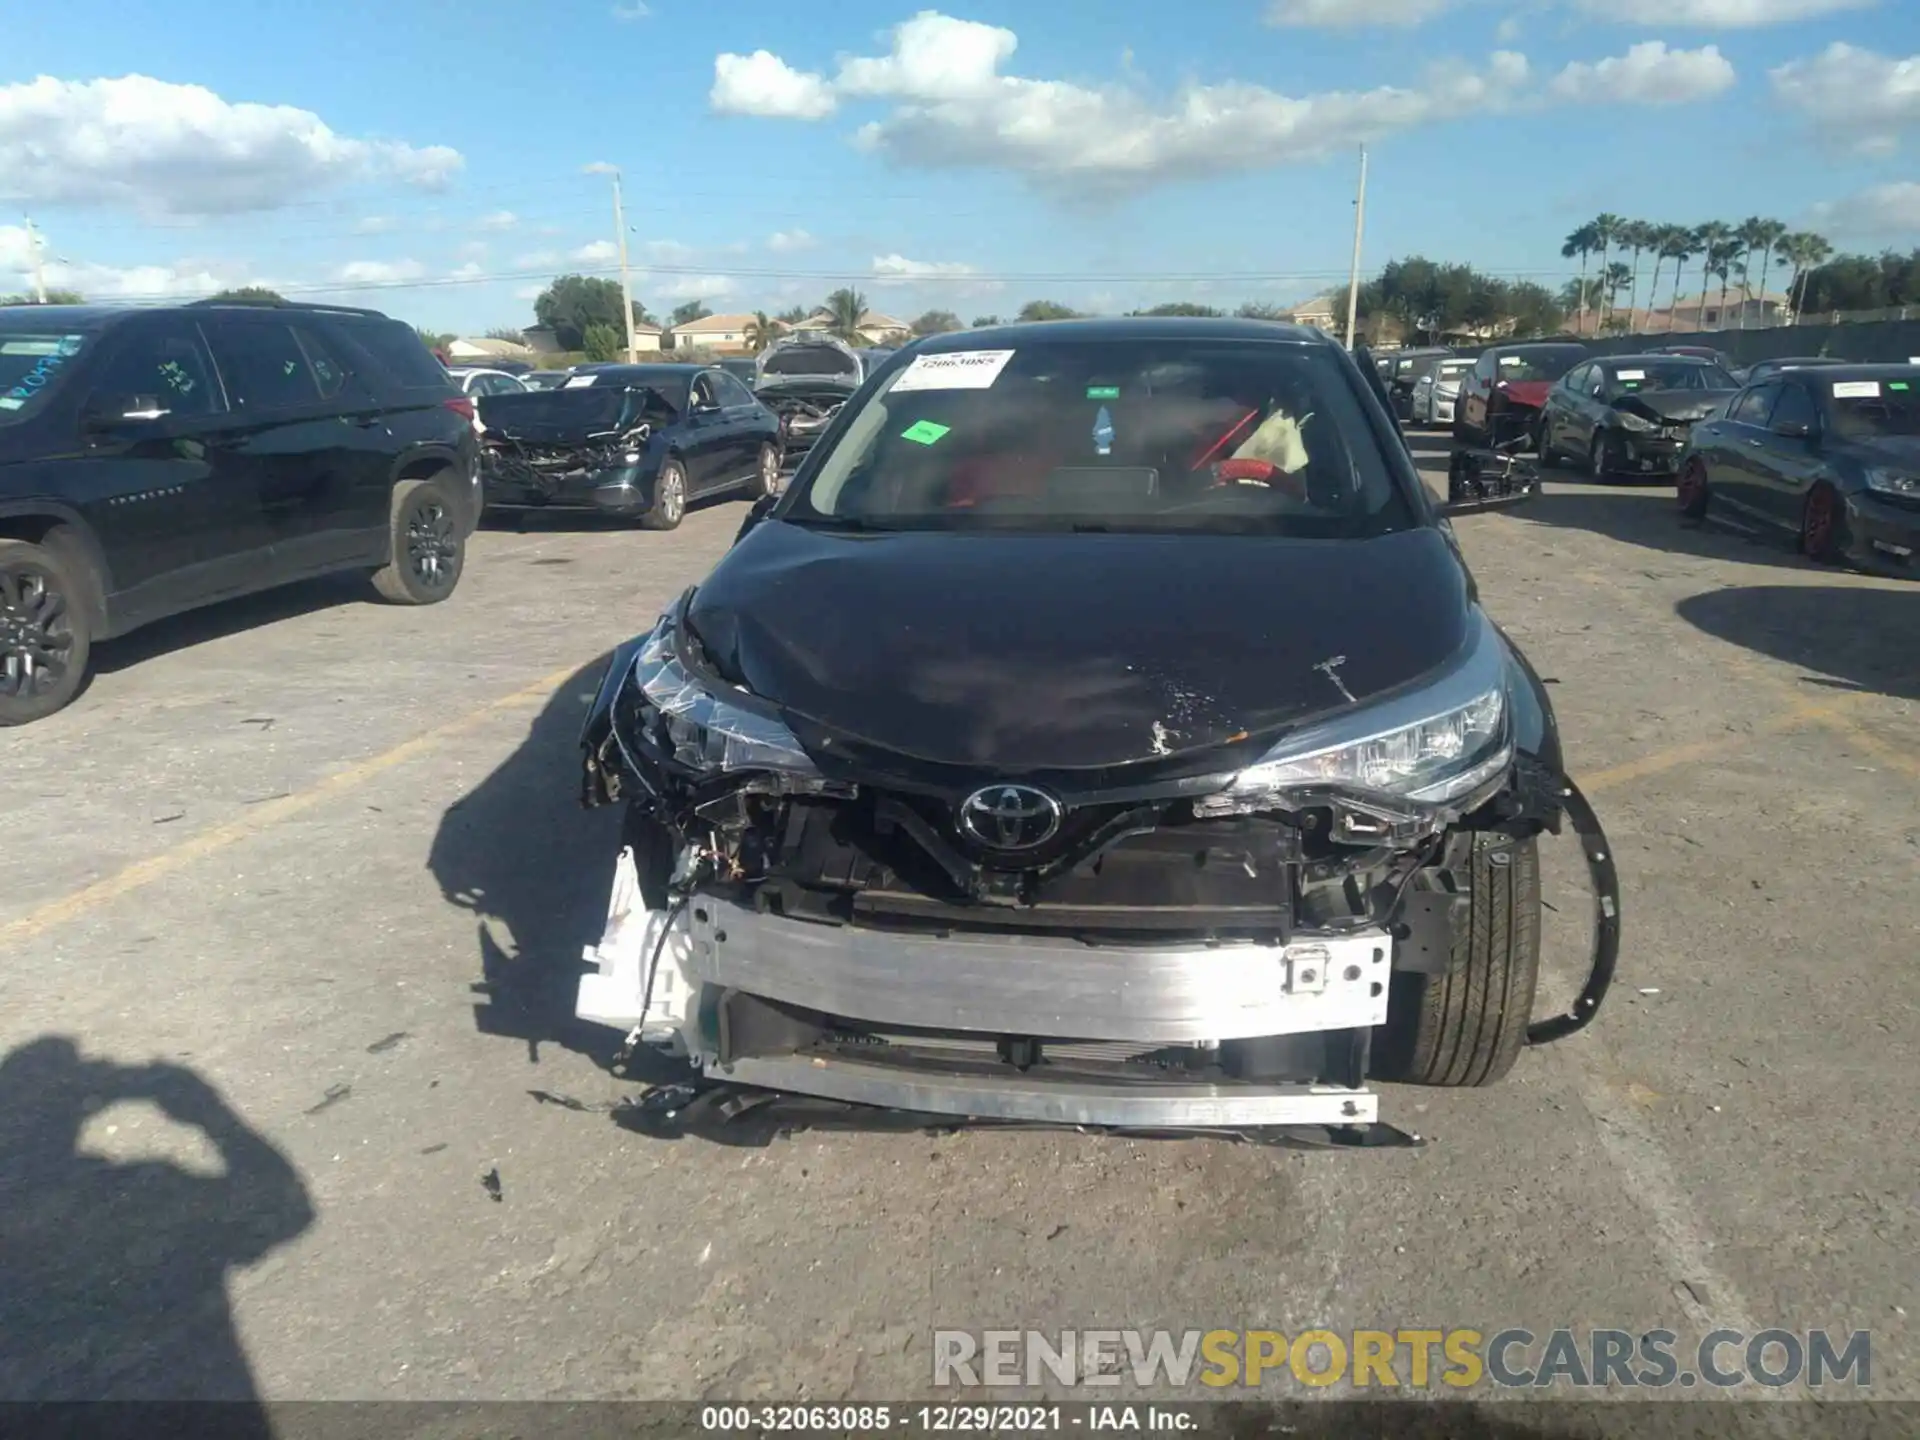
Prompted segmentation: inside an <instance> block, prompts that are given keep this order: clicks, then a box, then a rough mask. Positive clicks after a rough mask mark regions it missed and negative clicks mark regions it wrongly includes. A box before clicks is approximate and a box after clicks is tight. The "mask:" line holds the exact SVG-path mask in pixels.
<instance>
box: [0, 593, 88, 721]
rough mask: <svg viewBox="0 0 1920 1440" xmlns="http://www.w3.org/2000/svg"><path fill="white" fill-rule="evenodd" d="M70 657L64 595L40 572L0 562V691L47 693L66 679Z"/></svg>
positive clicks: (21, 694)
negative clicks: (3, 564) (0, 564)
mask: <svg viewBox="0 0 1920 1440" xmlns="http://www.w3.org/2000/svg"><path fill="white" fill-rule="evenodd" d="M72 659H73V621H72V616H71V615H70V614H69V612H68V609H67V597H66V596H65V595H64V594H62V593H61V592H60V590H59V588H58V586H56V585H55V584H54V581H53V578H52V577H51V576H49V575H47V574H46V573H44V572H43V571H41V570H39V569H36V568H32V567H28V566H24V565H14V566H6V567H0V696H4V697H6V698H9V699H20V700H24V699H28V698H31V697H33V696H38V695H45V694H48V693H50V692H52V691H54V690H56V689H58V688H59V686H60V685H61V684H62V683H63V682H64V681H65V680H66V678H67V672H68V669H69V667H70V666H71V663H72Z"/></svg>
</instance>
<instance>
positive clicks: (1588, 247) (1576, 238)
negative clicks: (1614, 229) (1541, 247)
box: [1560, 225, 1600, 335]
mask: <svg viewBox="0 0 1920 1440" xmlns="http://www.w3.org/2000/svg"><path fill="white" fill-rule="evenodd" d="M1599 248H1600V237H1599V235H1598V234H1597V233H1596V232H1595V231H1594V228H1593V226H1592V225H1582V226H1581V227H1580V228H1579V229H1578V230H1575V231H1574V232H1573V233H1572V234H1570V235H1569V236H1567V238H1566V241H1565V243H1564V244H1562V245H1561V247H1560V257H1561V259H1563V260H1571V259H1572V258H1573V257H1574V256H1576V255H1578V256H1579V257H1580V284H1579V286H1578V287H1576V288H1575V290H1574V292H1573V293H1574V294H1575V295H1576V296H1578V297H1579V305H1580V311H1579V313H1580V323H1579V326H1578V331H1577V333H1579V334H1583V335H1584V334H1585V333H1586V329H1587V294H1588V291H1587V261H1588V259H1589V258H1590V257H1591V256H1592V255H1593V252H1594V251H1595V250H1598V249H1599Z"/></svg>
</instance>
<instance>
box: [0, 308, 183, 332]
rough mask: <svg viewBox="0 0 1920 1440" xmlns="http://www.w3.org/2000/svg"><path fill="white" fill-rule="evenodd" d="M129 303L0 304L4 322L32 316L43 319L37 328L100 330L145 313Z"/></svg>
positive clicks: (0, 316)
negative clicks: (125, 318)
mask: <svg viewBox="0 0 1920 1440" xmlns="http://www.w3.org/2000/svg"><path fill="white" fill-rule="evenodd" d="M145 313H147V312H146V311H144V310H134V309H131V308H129V307H128V306H125V305H0V324H6V325H12V324H18V323H20V322H22V321H24V320H27V319H29V318H31V319H33V320H36V321H39V322H41V324H40V325H36V326H35V327H34V328H35V329H40V328H43V327H44V328H46V329H55V328H58V327H59V326H63V325H64V326H66V327H67V328H68V329H70V330H98V329H99V328H100V327H101V326H102V325H106V324H108V323H110V322H111V321H114V320H118V319H121V318H123V317H126V316H132V315H141V314H145Z"/></svg>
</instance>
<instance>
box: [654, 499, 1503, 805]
mask: <svg viewBox="0 0 1920 1440" xmlns="http://www.w3.org/2000/svg"><path fill="white" fill-rule="evenodd" d="M688 618H689V622H690V624H691V626H692V629H693V630H694V632H695V634H696V635H697V636H698V637H699V638H700V640H701V642H702V643H703V644H704V646H705V647H706V650H707V653H708V655H709V657H710V658H711V659H712V661H713V663H714V664H715V665H716V667H717V668H718V669H719V670H720V671H721V672H722V673H723V674H724V675H725V676H726V677H727V678H728V679H729V680H732V681H733V682H735V683H738V684H743V685H744V686H746V688H747V689H749V690H750V691H752V692H753V693H754V694H756V695H759V696H761V697H763V698H765V699H767V700H770V701H772V702H774V703H775V704H777V705H779V706H781V707H783V708H784V709H786V710H788V711H790V712H792V713H794V714H796V715H798V716H800V717H804V718H805V719H807V720H810V721H813V722H815V723H816V724H819V725H821V726H825V727H827V728H829V729H831V730H834V731H837V732H839V733H841V734H843V735H845V736H847V737H849V738H851V739H854V740H857V741H861V742H864V743H866V744H869V745H873V746H877V747H879V748H881V749H884V750H888V751H892V752H895V753H898V754H901V755H905V756H911V757H914V758H915V759H918V760H924V761H931V762H934V763H944V764H954V765H967V766H978V767H985V768H993V769H999V770H1002V771H1008V772H1021V771H1038V770H1049V769H1082V768H1091V767H1104V766H1112V765H1123V764H1127V763H1130V762H1134V761H1143V760H1152V759H1154V758H1156V757H1159V756H1164V755H1169V754H1179V753H1182V752H1188V751H1193V750H1198V749H1203V748H1207V747H1212V746H1218V745H1224V744H1226V743H1228V742H1229V741H1234V740H1236V739H1239V738H1242V737H1245V736H1251V737H1252V738H1253V740H1254V741H1256V742H1257V741H1259V740H1260V739H1262V738H1263V737H1264V736H1266V735H1268V734H1270V733H1271V732H1274V731H1276V730H1278V729H1280V728H1281V727H1285V726H1288V725H1291V724H1294V723H1296V722H1299V721H1302V720H1305V719H1307V718H1309V717H1314V716H1319V715H1324V714H1326V713H1329V712H1331V711H1334V710H1338V709H1341V708H1344V707H1346V706H1348V705H1350V704H1353V703H1364V702H1365V701H1367V700H1369V699H1371V698H1373V697H1376V696H1378V695H1380V694H1381V693H1383V692H1385V691H1387V690H1391V689H1394V688H1396V687H1399V686H1402V685H1405V684H1407V683H1408V682H1410V681H1414V680H1417V679H1418V678H1419V677H1421V676H1422V675H1425V674H1427V673H1429V672H1431V671H1433V670H1435V669H1436V668H1437V667H1440V666H1441V665H1443V664H1444V663H1445V662H1446V661H1447V660H1448V659H1449V657H1451V656H1452V655H1453V654H1454V653H1455V652H1456V651H1457V650H1458V649H1459V648H1460V647H1461V646H1462V645H1463V644H1464V643H1465V642H1466V639H1467V636H1468V633H1469V620H1470V609H1469V603H1468V597H1467V590H1466V580H1465V576H1464V572H1463V571H1462V570H1461V568H1460V566H1459V563H1458V561H1457V560H1455V558H1454V557H1453V554H1452V552H1451V551H1450V550H1449V549H1448V547H1447V545H1446V543H1445V541H1444V540H1443V539H1442V537H1441V536H1440V534H1439V533H1438V532H1437V531H1434V530H1428V529H1420V530H1412V531H1407V532H1404V533H1400V534H1395V535H1388V536H1383V537H1381V538H1378V539H1374V540H1364V541H1363V540H1340V541H1293V540H1278V539H1273V538H1268V537H1243V536H1213V535H1194V534H1185V535H1129V534H1098V535H1088V534H1067V535H1060V534H1029V535H1008V534H1004V533H1000V534H981V533H977V532H975V533H959V534H954V533H944V534H936V533H928V532H924V531H922V532H906V533H896V534H879V535H875V534H865V535H861V534H846V533H840V532H829V531H822V530H815V529H806V528H802V527H800V526H796V525H789V524H785V523H782V522H778V521H769V522H767V523H765V524H762V525H760V526H758V527H756V528H755V529H754V530H752V531H750V532H749V533H748V534H747V536H746V537H745V538H744V539H743V540H742V541H741V542H740V543H739V544H738V545H737V546H736V547H735V548H734V549H733V550H732V551H731V552H729V553H728V554H727V556H726V557H725V558H724V559H722V560H721V562H720V564H719V565H718V566H717V567H716V568H715V570H714V571H713V573H712V574H711V575H710V576H709V577H708V578H707V581H706V583H705V584H704V585H702V586H701V587H700V589H699V590H698V591H697V592H696V593H695V595H694V597H693V603H692V607H691V609H690V611H689V615H688ZM1247 758H1248V759H1250V758H1251V756H1250V755H1248V756H1247Z"/></svg>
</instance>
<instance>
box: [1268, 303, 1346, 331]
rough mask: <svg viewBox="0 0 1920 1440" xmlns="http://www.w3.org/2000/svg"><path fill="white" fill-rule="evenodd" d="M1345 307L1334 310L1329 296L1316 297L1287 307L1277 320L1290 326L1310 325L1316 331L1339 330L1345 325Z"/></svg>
mask: <svg viewBox="0 0 1920 1440" xmlns="http://www.w3.org/2000/svg"><path fill="white" fill-rule="evenodd" d="M1345 313H1346V312H1345V307H1344V306H1342V307H1340V308H1338V309H1336V308H1335V306H1334V302H1333V299H1332V297H1331V296H1327V295H1316V296H1314V298H1313V299H1311V300H1303V301H1301V302H1300V303H1299V304H1298V305H1289V306H1288V307H1287V308H1286V309H1284V310H1282V311H1281V312H1280V316H1279V318H1280V319H1282V320H1285V321H1286V322H1287V323H1288V324H1290V325H1311V326H1313V328H1314V329H1316V330H1340V329H1342V328H1344V326H1345V324H1346V320H1345Z"/></svg>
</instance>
